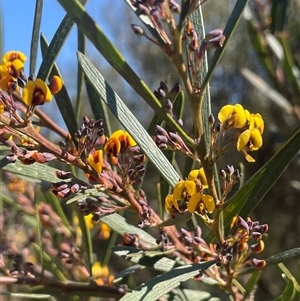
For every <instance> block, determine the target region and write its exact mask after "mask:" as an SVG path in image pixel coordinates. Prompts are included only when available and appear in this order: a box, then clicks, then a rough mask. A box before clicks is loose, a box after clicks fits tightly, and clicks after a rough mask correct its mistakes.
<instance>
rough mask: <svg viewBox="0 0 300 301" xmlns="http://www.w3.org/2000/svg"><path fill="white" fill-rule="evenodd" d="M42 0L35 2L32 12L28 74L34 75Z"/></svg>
mask: <svg viewBox="0 0 300 301" xmlns="http://www.w3.org/2000/svg"><path fill="white" fill-rule="evenodd" d="M42 12H43V0H37V1H36V5H35V12H34V21H33V27H32V36H31V45H30V66H29V73H30V74H35V68H36V60H37V54H38V46H39V35H40V27H41V21H42Z"/></svg>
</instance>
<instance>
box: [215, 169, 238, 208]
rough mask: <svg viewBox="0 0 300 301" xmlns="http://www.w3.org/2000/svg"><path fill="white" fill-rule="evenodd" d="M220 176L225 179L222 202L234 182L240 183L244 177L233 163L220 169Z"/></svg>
mask: <svg viewBox="0 0 300 301" xmlns="http://www.w3.org/2000/svg"><path fill="white" fill-rule="evenodd" d="M220 176H221V178H222V179H223V193H222V198H221V200H220V203H221V204H222V203H223V202H224V201H225V199H226V197H227V195H228V194H229V192H230V191H231V189H232V187H233V185H234V184H236V183H239V182H240V181H241V179H242V174H240V171H239V170H238V169H234V167H233V166H232V165H227V166H226V168H225V169H221V170H220Z"/></svg>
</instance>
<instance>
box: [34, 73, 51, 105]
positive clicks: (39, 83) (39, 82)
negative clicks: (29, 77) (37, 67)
mask: <svg viewBox="0 0 300 301" xmlns="http://www.w3.org/2000/svg"><path fill="white" fill-rule="evenodd" d="M34 83H35V85H36V87H37V88H38V89H41V90H42V91H43V94H44V95H45V102H49V101H50V100H51V99H52V95H51V92H50V90H49V88H48V86H47V85H46V83H45V82H44V81H43V80H42V79H40V78H37V79H36V80H35V81H34Z"/></svg>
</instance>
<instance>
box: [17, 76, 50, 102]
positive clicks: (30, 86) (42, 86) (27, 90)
mask: <svg viewBox="0 0 300 301" xmlns="http://www.w3.org/2000/svg"><path fill="white" fill-rule="evenodd" d="M51 98H52V95H51V92H50V90H49V88H48V86H47V85H46V83H45V82H44V81H42V80H41V79H40V78H37V79H36V80H35V81H28V82H27V84H26V85H25V87H24V89H23V101H24V102H25V104H27V106H37V105H42V104H44V103H45V102H49V101H51Z"/></svg>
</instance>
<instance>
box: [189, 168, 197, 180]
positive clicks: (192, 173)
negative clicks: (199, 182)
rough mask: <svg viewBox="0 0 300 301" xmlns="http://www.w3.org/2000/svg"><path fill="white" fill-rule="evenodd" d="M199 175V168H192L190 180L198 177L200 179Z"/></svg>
mask: <svg viewBox="0 0 300 301" xmlns="http://www.w3.org/2000/svg"><path fill="white" fill-rule="evenodd" d="M198 175H199V170H198V169H193V170H191V171H190V172H189V174H188V181H195V180H196V179H198Z"/></svg>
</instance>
